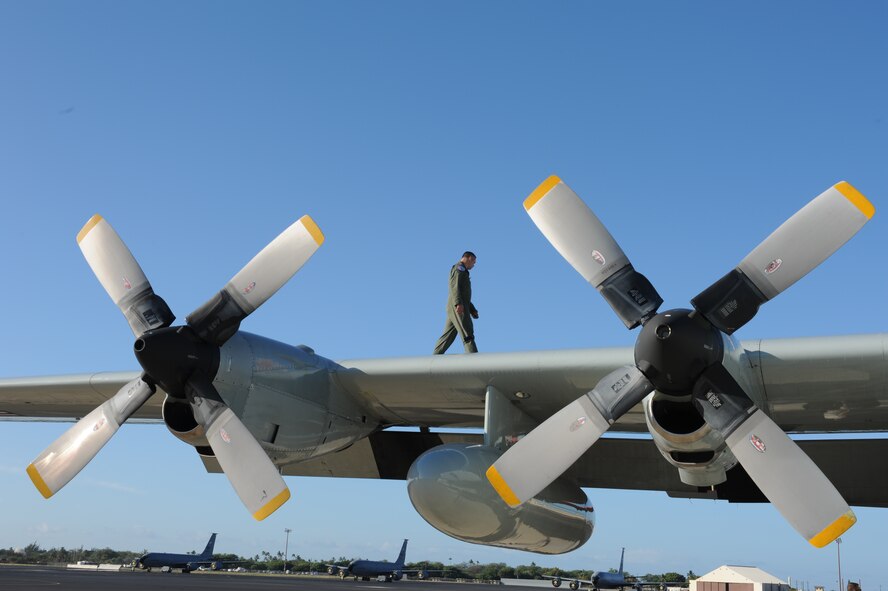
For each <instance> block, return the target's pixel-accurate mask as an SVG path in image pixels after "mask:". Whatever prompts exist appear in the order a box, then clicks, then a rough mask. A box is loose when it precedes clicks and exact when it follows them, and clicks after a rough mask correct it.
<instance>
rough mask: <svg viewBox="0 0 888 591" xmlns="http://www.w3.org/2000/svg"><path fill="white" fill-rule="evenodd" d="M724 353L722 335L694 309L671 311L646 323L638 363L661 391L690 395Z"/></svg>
mask: <svg viewBox="0 0 888 591" xmlns="http://www.w3.org/2000/svg"><path fill="white" fill-rule="evenodd" d="M722 352H723V347H722V339H721V334H720V333H719V332H718V330H717V329H716V328H715V327H713V326H712V324H710V323H709V322H708V321H707V320H705V319H704V318H702V317H700V316H699V315H697V314H695V313H694V312H692V311H691V310H685V309H677V310H667V311H666V312H661V313H660V314H657V315H656V316H654V317H653V318H651V319H650V320H649V321H648V322H647V323H645V325H644V328H643V329H642V331H641V334H640V335H638V341H636V343H635V364H636V365H637V366H638V369H640V370H641V372H642V373H643V374H644V375H645V377H646V378H647V379H648V380H650V381H651V383H652V384H653V385H654V387H656V389H657V390H659V391H660V392H662V393H664V394H672V395H687V394H689V393H690V392H691V390H692V389H693V387H694V384H695V383H696V381H697V378H699V377H700V374H701V373H702V372H703V370H704V369H706V368H707V367H709V366H710V365H712V364H713V363H716V362H718V361H719V360H720V359H721V357H722Z"/></svg>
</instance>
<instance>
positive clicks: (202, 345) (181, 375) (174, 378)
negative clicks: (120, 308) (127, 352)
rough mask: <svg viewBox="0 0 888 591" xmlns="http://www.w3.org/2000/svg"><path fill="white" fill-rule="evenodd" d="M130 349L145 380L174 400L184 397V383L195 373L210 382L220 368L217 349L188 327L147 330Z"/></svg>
mask: <svg viewBox="0 0 888 591" xmlns="http://www.w3.org/2000/svg"><path fill="white" fill-rule="evenodd" d="M133 349H134V351H135V354H136V359H138V360H139V364H140V365H141V366H142V369H144V370H145V373H146V374H147V375H148V377H150V378H151V380H152V381H153V382H154V383H156V384H157V385H159V386H160V387H161V388H163V389H164V390H165V391H166V392H167V394H169V395H170V396H174V397H176V398H184V397H185V383H186V382H188V380H189V378H190V377H191V376H192V375H193V374H195V372H200V373H201V374H202V375H203V376H205V377H207V378H208V379H210V380H212V379H213V377H214V376H215V375H216V371H217V370H218V368H219V348H218V347H216V346H214V345H211V344H209V343H207V342H205V341H203V340H202V339H200V338H199V337H198V336H197V335H196V334H195V333H194V331H193V330H192V329H191V328H190V327H188V326H172V327H169V328H159V329H156V330H149V331H148V332H146V333H144V334H143V335H142V336H141V337H139V338H138V339H136V342H135V344H134V345H133Z"/></svg>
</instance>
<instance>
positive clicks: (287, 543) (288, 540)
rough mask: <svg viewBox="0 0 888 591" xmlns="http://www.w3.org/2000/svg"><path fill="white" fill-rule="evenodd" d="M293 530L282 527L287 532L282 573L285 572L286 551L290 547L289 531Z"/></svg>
mask: <svg viewBox="0 0 888 591" xmlns="http://www.w3.org/2000/svg"><path fill="white" fill-rule="evenodd" d="M291 531H293V530H291V529H290V528H289V527H285V528H284V532H286V534H287V541H286V542H284V574H287V551H288V550H289V549H290V532H291Z"/></svg>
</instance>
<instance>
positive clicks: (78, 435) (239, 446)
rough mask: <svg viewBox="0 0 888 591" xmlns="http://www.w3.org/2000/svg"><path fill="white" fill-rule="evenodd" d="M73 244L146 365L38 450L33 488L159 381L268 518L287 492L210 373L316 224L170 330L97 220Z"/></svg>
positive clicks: (302, 259)
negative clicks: (181, 402) (181, 400)
mask: <svg viewBox="0 0 888 591" xmlns="http://www.w3.org/2000/svg"><path fill="white" fill-rule="evenodd" d="M77 242H78V244H79V245H80V248H81V250H82V251H83V254H84V257H85V258H86V260H87V262H88V263H89V265H90V267H91V268H92V269H93V272H94V273H95V275H96V277H97V278H98V279H99V282H100V283H101V284H102V287H104V288H105V291H106V292H108V295H109V296H111V299H112V300H113V301H114V303H115V304H116V305H117V307H118V308H120V310H121V311H122V312H123V314H124V316H125V317H126V319H127V322H128V323H129V325H130V328H131V329H132V331H133V333H134V334H135V335H136V337H137V338H136V342H135V344H134V351H135V354H136V358H137V359H138V360H139V363H140V364H141V365H142V369H143V370H144V371H143V373H142V375H141V376H140V377H139V378H137V379H135V380H133V381H131V382H130V383H128V384H127V385H125V386H124V387H123V388H121V390H120V391H119V392H118V393H117V394H115V395H114V396H112V397H111V398H110V399H109V400H107V401H106V402H104V403H103V404H102V405H101V406H99V407H98V408H96V409H95V410H93V411H92V412H90V413H89V414H88V415H87V416H85V417H83V418H82V419H81V420H80V421H78V422H77V423H76V424H75V425H74V426H73V427H71V428H70V429H69V430H68V431H67V432H65V433H64V434H63V435H62V436H61V437H59V438H58V439H57V440H56V441H55V442H53V443H52V444H51V445H50V446H49V447H47V448H46V450H44V451H43V453H41V454H40V455H39V456H37V458H36V459H35V460H34V461H33V462H32V463H31V464H30V465H29V466H28V469H27V473H28V475H29V476H30V477H31V480H32V482H33V483H34V485H35V486H36V487H37V489H38V490H39V491H40V493H41V494H42V495H43V496H44V497H46V498H49V497H50V496H52V495H53V494H55V493H56V492H58V491H59V490H60V489H61V488H62V487H63V486H65V484H67V483H68V482H69V481H70V480H71V479H72V478H73V477H74V476H76V475H77V473H78V472H80V470H81V469H83V467H84V466H86V464H87V463H89V461H90V460H91V459H92V458H93V457H95V455H96V454H97V453H98V452H99V450H100V449H101V448H102V447H103V446H104V445H105V444H106V443H107V442H108V441H109V440H110V438H111V437H112V436H113V435H114V433H116V432H117V429H118V428H119V427H120V425H121V424H122V423H123V422H124V421H126V419H127V418H129V417H130V416H132V415H133V413H135V412H136V411H137V410H138V409H139V408H140V407H141V406H142V405H143V404H144V403H145V402H146V401H147V400H148V399H149V398H150V397H151V395H152V394H153V393H154V392H155V390H156V387H157V386H160V387H161V388H163V390H165V391H166V392H167V393H168V394H169V395H170V396H174V397H178V398H184V399H186V400H187V401H188V403H189V405H190V407H191V410H192V413H193V414H194V418H195V420H196V422H197V423H198V424H199V425H201V427H203V429H204V432H205V433H206V437H207V440H208V442H209V444H210V447H211V448H212V450H213V453H214V454H215V455H216V458H217V459H218V460H219V465H220V466H221V467H222V470H223V471H224V472H225V475H226V476H227V477H228V480H229V481H230V482H231V485H232V487H233V488H234V489H235V492H236V493H237V495H238V496H239V497H240V499H241V501H242V502H243V504H244V505H245V506H246V507H247V510H248V511H249V512H250V513H251V514H252V515H253V517H255V518H256V519H258V520H262V519H264V518H266V517H267V516H268V515H271V513H273V512H274V511H275V510H277V509H278V508H279V507H280V506H281V505H283V504H284V503H285V502H286V501H287V500H288V499H289V498H290V491H289V489H288V488H287V485H286V484H285V483H284V481H283V478H281V476H280V473H279V471H278V469H277V468H276V467H275V466H274V463H273V462H272V461H271V460H270V459H269V457H268V455H267V454H266V453H265V451H264V450H263V448H262V446H261V445H260V444H259V442H258V441H257V440H256V438H255V437H253V435H252V434H251V433H250V431H249V429H247V427H246V426H245V425H244V424H243V423H242V422H241V420H240V419H239V418H238V417H237V415H236V414H235V413H234V411H232V410H231V409H230V408H229V407H228V406H227V405H226V404H225V402H224V401H223V400H222V397H221V396H220V395H219V393H218V392H217V391H216V388H215V387H214V386H213V377H214V376H215V374H216V370H217V369H218V364H219V348H220V347H221V346H222V345H223V344H224V343H225V342H226V341H227V340H228V339H229V338H231V336H232V335H234V333H236V332H237V330H238V328H239V326H240V323H241V321H242V320H243V319H244V318H246V317H247V316H249V315H250V314H251V313H252V312H254V311H255V310H256V309H257V308H258V307H259V306H261V305H262V304H263V303H264V302H265V301H266V300H268V298H270V297H271V296H272V295H274V293H275V292H277V291H278V290H279V289H280V288H281V287H283V285H284V284H285V283H286V282H287V281H288V280H289V279H290V278H291V277H292V276H293V275H294V274H295V273H296V272H297V271H298V270H299V269H300V268H301V267H302V266H303V265H304V264H305V263H306V262H307V261H308V259H309V258H311V256H312V255H313V254H314V252H315V251H316V250H317V249H318V248H319V247H320V245H321V244H323V242H324V235H323V233H322V232H321V230H320V228H318V226H317V224H316V223H315V222H314V220H312V219H311V218H310V217H309V216H303V217H302V218H301V219H299V220H298V221H297V222H295V223H294V224H292V225H291V226H289V227H288V228H287V229H286V230H284V231H283V232H282V233H281V234H280V235H279V236H278V237H277V238H275V239H274V240H272V241H271V243H269V244H268V246H266V247H265V248H264V249H262V251H260V252H259V254H257V255H256V256H255V257H254V258H253V259H252V260H251V261H250V262H249V263H247V264H246V265H245V266H244V268H243V269H241V270H240V271H239V272H238V273H237V274H236V275H235V276H234V277H232V279H231V280H230V281H229V282H228V283H227V284H226V285H225V287H223V289H222V290H220V291H219V292H218V293H217V294H216V295H215V296H213V297H212V298H211V299H210V300H209V301H208V302H207V303H205V304H204V305H202V306H200V307H199V308H198V309H197V310H195V311H194V312H193V313H192V314H190V315H189V316H188V318H187V324H186V325H185V326H171V324H172V323H173V321H174V320H175V317H174V316H173V314H172V312H171V311H170V309H169V307H168V306H167V305H166V303H165V302H164V301H163V299H162V298H160V296H157V295H156V294H155V293H154V290H153V289H152V288H151V284H150V283H149V282H148V279H147V278H146V276H145V274H144V272H143V271H142V269H141V267H139V264H138V263H137V262H136V259H135V257H133V255H132V253H131V252H130V250H129V249H128V248H127V247H126V245H125V244H124V243H123V241H122V240H121V239H120V236H119V235H118V234H117V233H116V232H115V231H114V229H113V228H112V227H111V225H110V224H109V223H108V222H107V221H106V220H105V219H103V218H102V217H101V216H98V215H96V216H93V217H92V218H91V219H90V220H89V221H88V222H87V223H86V225H85V226H84V227H83V229H82V230H81V231H80V233H79V234H78V235H77Z"/></svg>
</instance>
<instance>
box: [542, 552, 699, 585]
mask: <svg viewBox="0 0 888 591" xmlns="http://www.w3.org/2000/svg"><path fill="white" fill-rule="evenodd" d="M625 555H626V548H623V550H622V552H620V570H619V571H618V572H616V573H611V572H605V571H603V570H600V571H598V572H596V573H595V574H594V575H592V580H591V581H585V580H583V579H567V580H568V581H570V582H569V583H568V586H569V587H570V588H571V589H573V590H576V589H579V588H580V587H581V586H583V585H589V586H591V587H592V589H595V590H598V589H626V588H631V589H635V591H642V588H644V587H658V588H659V589H663V590H665V589H666V586H667V585H683V584H684V581H662V582H661V581H643V580H637V581H627V580H626V577H625V576H624V575H623V558H624V557H625ZM543 576H544V577H546V578H547V579H552V586H553V587H560V586H561V583H562V581H564V580H565V579H563V578H562V577H552V576H549V575H543Z"/></svg>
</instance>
